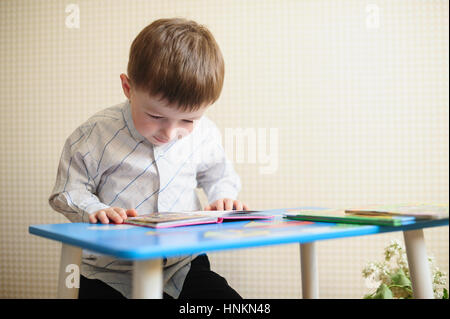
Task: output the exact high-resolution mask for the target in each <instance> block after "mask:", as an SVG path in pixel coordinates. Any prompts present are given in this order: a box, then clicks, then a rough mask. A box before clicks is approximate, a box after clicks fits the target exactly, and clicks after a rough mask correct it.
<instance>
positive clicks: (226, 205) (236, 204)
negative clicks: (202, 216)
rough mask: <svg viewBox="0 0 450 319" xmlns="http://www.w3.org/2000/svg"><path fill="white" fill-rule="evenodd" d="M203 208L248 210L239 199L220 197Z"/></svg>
mask: <svg viewBox="0 0 450 319" xmlns="http://www.w3.org/2000/svg"><path fill="white" fill-rule="evenodd" d="M204 210H248V206H247V205H245V204H243V203H242V202H241V201H240V200H232V199H230V198H222V199H218V200H216V201H215V202H214V203H212V204H210V205H208V206H206V207H205V208H204Z"/></svg>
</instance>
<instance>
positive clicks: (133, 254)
mask: <svg viewBox="0 0 450 319" xmlns="http://www.w3.org/2000/svg"><path fill="white" fill-rule="evenodd" d="M301 208H302V209H313V208H311V207H301ZM265 212H266V213H270V214H271V215H275V218H274V219H273V220H254V221H239V222H236V221H234V222H225V223H221V224H205V225H195V226H185V227H175V228H166V229H153V228H148V227H140V226H132V225H125V224H120V225H115V224H106V225H105V224H88V223H64V224H45V225H31V226H30V227H29V232H30V233H31V234H34V235H37V236H41V237H45V238H49V239H53V240H56V241H60V242H63V243H65V244H69V245H73V246H77V247H81V248H83V249H88V250H92V251H95V252H97V253H102V254H106V255H111V256H114V257H117V258H122V259H133V260H139V259H151V258H162V257H173V256H176V255H183V254H186V255H188V254H194V253H202V252H207V251H214V250H226V249H237V248H249V247H257V246H264V245H276V244H288V243H294V242H298V243H308V242H313V241H318V240H326V239H334V238H345V237H354V236H362V235H371V234H379V233H386V232H394V231H406V230H414V229H420V228H427V227H436V226H445V225H448V218H447V219H443V220H427V221H418V222H415V223H413V224H409V225H405V226H400V227H386V226H372V225H353V224H336V223H318V222H307V221H295V220H287V219H284V218H283V217H282V214H283V213H284V212H285V209H275V210H267V211H265Z"/></svg>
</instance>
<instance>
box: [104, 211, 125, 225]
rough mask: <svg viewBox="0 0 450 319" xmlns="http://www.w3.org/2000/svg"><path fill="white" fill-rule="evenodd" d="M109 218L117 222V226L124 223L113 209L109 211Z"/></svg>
mask: <svg viewBox="0 0 450 319" xmlns="http://www.w3.org/2000/svg"><path fill="white" fill-rule="evenodd" d="M107 215H108V217H109V218H110V219H111V220H112V221H113V222H115V223H116V224H121V223H122V218H121V217H120V215H119V214H118V213H117V212H116V211H115V210H113V209H110V210H108V214H107Z"/></svg>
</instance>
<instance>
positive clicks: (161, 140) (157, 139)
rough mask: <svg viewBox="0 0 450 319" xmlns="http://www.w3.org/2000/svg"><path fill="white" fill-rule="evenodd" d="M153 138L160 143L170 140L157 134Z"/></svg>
mask: <svg viewBox="0 0 450 319" xmlns="http://www.w3.org/2000/svg"><path fill="white" fill-rule="evenodd" d="M153 139H155V140H156V141H157V142H158V143H161V144H165V143H167V142H169V140H167V139H162V138H159V137H157V136H153Z"/></svg>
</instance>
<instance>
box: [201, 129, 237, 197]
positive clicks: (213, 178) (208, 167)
mask: <svg viewBox="0 0 450 319" xmlns="http://www.w3.org/2000/svg"><path fill="white" fill-rule="evenodd" d="M207 131H208V134H209V136H210V137H211V138H210V139H209V143H207V144H206V145H205V147H207V148H208V150H207V152H205V153H204V154H207V156H205V158H204V159H203V160H202V162H201V163H200V164H199V165H198V167H197V183H198V186H199V187H201V188H203V190H204V191H205V194H206V196H207V197H208V203H209V204H211V203H213V202H214V201H216V200H218V199H221V198H231V199H233V200H235V199H237V197H238V194H239V192H240V190H241V179H240V177H239V175H238V174H237V173H236V171H235V170H234V168H233V164H232V163H231V162H230V160H229V159H228V158H227V156H226V153H225V150H224V148H223V146H222V136H221V134H220V131H219V130H218V128H217V127H216V126H215V125H214V124H213V123H212V122H211V125H210V127H208V130H207Z"/></svg>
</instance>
